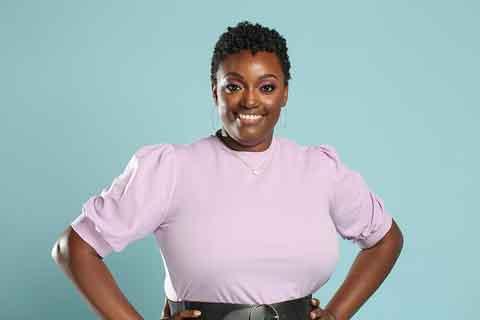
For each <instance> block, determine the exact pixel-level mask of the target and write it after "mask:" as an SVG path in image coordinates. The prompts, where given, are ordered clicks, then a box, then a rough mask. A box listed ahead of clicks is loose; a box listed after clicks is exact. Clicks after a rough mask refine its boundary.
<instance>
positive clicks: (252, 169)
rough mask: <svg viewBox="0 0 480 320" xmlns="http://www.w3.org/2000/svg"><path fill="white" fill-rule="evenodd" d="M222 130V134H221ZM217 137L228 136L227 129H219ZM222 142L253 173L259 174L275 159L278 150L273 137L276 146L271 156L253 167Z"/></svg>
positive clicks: (272, 144) (273, 143)
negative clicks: (274, 155)
mask: <svg viewBox="0 0 480 320" xmlns="http://www.w3.org/2000/svg"><path fill="white" fill-rule="evenodd" d="M220 132H221V135H220V134H219V133H220ZM216 135H217V137H218V138H219V139H220V140H222V138H221V136H224V137H226V136H227V134H226V133H225V131H224V130H223V129H221V130H218V131H217V133H216ZM220 143H221V144H222V146H223V147H224V149H225V150H227V151H228V152H229V153H230V154H232V155H233V156H235V157H236V158H238V159H239V160H240V161H241V162H242V163H243V164H244V165H245V166H246V167H247V168H248V169H249V170H250V171H251V172H252V174H254V175H256V176H258V175H259V174H261V173H262V171H261V170H260V169H261V168H262V167H263V166H264V165H265V164H269V163H270V161H271V160H272V159H273V154H274V152H275V150H276V148H275V146H276V142H275V138H274V137H272V143H271V146H270V147H272V148H274V149H273V150H272V151H271V152H270V153H271V155H270V157H269V158H268V159H267V160H265V161H264V162H262V163H261V164H260V165H259V166H258V167H256V168H253V167H251V166H250V165H249V164H248V163H247V162H246V161H245V160H243V159H242V157H240V156H239V155H238V154H236V153H235V152H232V151H231V149H230V148H229V147H227V146H225V145H224V143H223V142H222V141H220Z"/></svg>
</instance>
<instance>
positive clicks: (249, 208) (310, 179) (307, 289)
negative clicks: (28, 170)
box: [71, 135, 392, 304]
mask: <svg viewBox="0 0 480 320" xmlns="http://www.w3.org/2000/svg"><path fill="white" fill-rule="evenodd" d="M252 168H254V169H256V173H254V172H253V170H252ZM391 224H392V217H391V215H390V214H389V213H388V212H387V211H386V209H385V208H384V205H383V201H382V200H381V199H380V197H378V196H377V195H375V194H374V193H373V192H372V191H371V190H370V189H369V187H368V186H367V185H366V183H365V181H364V179H363V178H362V176H361V175H360V174H359V173H358V172H356V171H353V170H351V169H349V168H348V167H347V166H345V164H343V163H342V161H341V160H340V158H339V156H338V154H337V152H336V151H335V149H334V148H333V147H331V146H329V145H317V146H302V145H299V144H297V143H296V142H294V141H293V140H290V139H287V138H283V137H277V136H274V137H273V140H272V144H271V145H270V147H269V148H268V149H267V150H265V151H262V152H246V151H234V150H231V149H229V148H228V147H226V146H225V145H224V144H223V143H222V142H221V141H220V140H219V138H217V137H216V136H215V135H211V136H207V137H203V138H201V139H198V140H197V141H195V142H193V143H191V144H167V143H164V144H155V145H145V146H142V147H140V148H139V149H138V150H137V151H136V152H135V153H134V154H133V156H132V158H131V159H130V161H129V162H128V164H127V166H126V168H125V170H124V171H123V173H122V174H121V175H119V176H118V177H116V178H115V179H114V180H113V182H112V183H111V184H110V186H109V187H108V188H105V189H103V190H102V191H101V192H100V194H97V195H94V196H92V197H91V198H89V199H88V200H87V201H86V202H85V203H84V205H83V207H82V211H81V214H80V215H79V216H78V217H77V218H76V219H75V220H74V221H73V222H72V223H71V225H72V227H73V229H74V230H75V231H76V232H77V233H78V234H79V236H80V237H81V238H82V239H84V240H85V241H86V242H87V243H89V244H90V245H91V246H92V247H93V248H94V249H95V250H96V251H97V252H98V254H99V255H100V256H102V257H106V256H107V255H109V254H111V253H112V251H115V252H120V251H122V250H123V249H124V248H125V247H126V246H127V245H128V244H130V243H132V242H133V241H136V240H138V239H141V238H144V237H145V236H147V235H149V234H153V235H154V236H155V239H156V242H157V244H158V248H159V251H160V254H161V256H162V258H163V262H164V268H165V283H164V289H165V295H166V297H167V298H169V299H170V300H173V301H181V300H193V301H211V302H228V303H248V304H259V303H275V302H279V301H284V300H290V299H295V298H299V297H303V296H306V295H308V294H311V293H314V292H315V291H317V290H318V289H319V288H320V287H322V286H323V285H324V284H325V283H326V282H327V281H328V279H329V278H330V276H331V275H332V273H333V271H334V269H335V266H336V264H337V261H338V258H339V243H338V237H337V234H338V235H340V236H341V237H342V238H344V239H349V240H352V241H353V242H354V243H356V244H357V245H358V246H359V247H360V248H368V247H371V246H373V245H375V244H376V243H377V242H378V241H379V240H381V239H382V237H383V236H384V235H385V234H386V233H387V232H388V230H389V229H390V226H391Z"/></svg>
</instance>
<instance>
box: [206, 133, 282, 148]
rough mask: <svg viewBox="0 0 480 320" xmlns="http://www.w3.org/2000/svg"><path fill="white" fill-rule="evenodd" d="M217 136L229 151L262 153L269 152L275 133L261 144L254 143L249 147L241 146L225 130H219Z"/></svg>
mask: <svg viewBox="0 0 480 320" xmlns="http://www.w3.org/2000/svg"><path fill="white" fill-rule="evenodd" d="M215 135H216V136H217V137H218V138H219V139H220V141H222V142H223V144H224V145H226V146H227V147H228V148H229V149H232V150H235V151H247V152H261V151H265V150H267V149H268V148H269V147H270V145H271V143H272V139H273V132H272V134H270V135H269V136H268V137H267V139H266V140H264V141H261V142H259V143H253V144H249V145H245V144H241V143H239V142H238V141H236V140H235V139H233V138H232V137H230V136H229V135H228V133H227V131H226V130H225V129H223V128H222V129H219V130H217V132H215Z"/></svg>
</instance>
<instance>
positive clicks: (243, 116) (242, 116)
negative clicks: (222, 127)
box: [238, 113, 262, 119]
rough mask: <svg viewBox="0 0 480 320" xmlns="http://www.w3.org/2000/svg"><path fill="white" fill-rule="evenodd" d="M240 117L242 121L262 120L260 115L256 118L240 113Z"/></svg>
mask: <svg viewBox="0 0 480 320" xmlns="http://www.w3.org/2000/svg"><path fill="white" fill-rule="evenodd" d="M238 116H239V117H240V118H242V119H260V118H261V117H262V116H260V115H257V116H254V115H247V114H241V113H239V114H238Z"/></svg>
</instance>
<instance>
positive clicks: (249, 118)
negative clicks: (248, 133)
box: [237, 113, 265, 124]
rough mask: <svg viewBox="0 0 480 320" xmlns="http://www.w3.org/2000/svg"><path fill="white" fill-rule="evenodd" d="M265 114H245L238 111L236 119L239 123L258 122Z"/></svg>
mask: <svg viewBox="0 0 480 320" xmlns="http://www.w3.org/2000/svg"><path fill="white" fill-rule="evenodd" d="M264 117H265V116H263V115H260V114H259V115H247V114H242V113H238V114H237V121H238V122H240V123H241V124H257V123H259V122H260V121H261V120H262V119H263V118H264Z"/></svg>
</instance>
